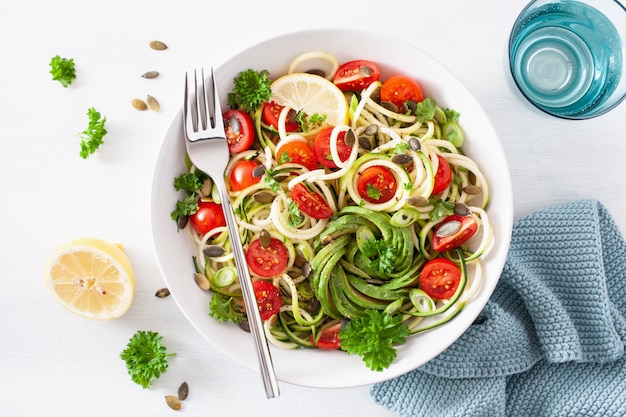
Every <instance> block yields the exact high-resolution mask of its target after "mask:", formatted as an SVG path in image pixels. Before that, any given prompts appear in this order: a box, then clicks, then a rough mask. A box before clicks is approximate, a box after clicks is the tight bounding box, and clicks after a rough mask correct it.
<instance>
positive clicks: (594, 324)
mask: <svg viewBox="0 0 626 417" xmlns="http://www.w3.org/2000/svg"><path fill="white" fill-rule="evenodd" d="M625 317H626V244H625V242H624V238H623V236H622V234H621V232H620V230H619V228H618V227H617V226H616V224H615V222H614V220H613V219H612V217H611V215H610V214H609V212H608V211H607V209H606V208H605V207H604V206H603V205H602V204H601V203H600V202H599V201H596V200H581V201H573V202H569V203H566V204H562V205H558V206H554V207H549V208H546V209H542V210H539V211H536V212H534V213H531V214H529V215H527V216H525V217H523V218H521V219H519V220H518V221H516V222H515V224H514V227H513V235H512V240H511V247H510V250H509V253H508V257H507V260H506V264H505V267H504V270H503V272H502V274H501V277H500V281H499V282H498V285H497V286H496V289H495V291H494V293H493V295H492V296H491V297H490V299H489V301H488V302H487V305H486V306H485V308H484V309H483V311H482V312H481V313H480V315H479V316H478V318H477V319H476V321H475V322H474V323H473V324H472V325H471V326H470V328H469V329H468V330H467V331H466V332H465V333H464V334H463V335H462V336H461V338H459V339H458V340H457V341H456V342H455V343H454V344H453V345H452V346H450V347H449V348H448V349H447V350H445V351H444V352H442V353H441V354H440V355H438V356H437V357H436V358H434V359H433V360H432V361H430V362H428V363H427V364H425V365H423V366H422V367H420V368H418V369H416V370H414V371H411V372H409V373H407V374H405V375H402V376H400V377H397V378H395V379H392V380H389V381H385V382H381V383H378V384H375V385H373V386H372V387H371V389H370V396H371V398H372V399H373V400H374V401H375V402H376V403H378V404H380V405H382V406H384V407H386V408H388V409H389V410H391V411H394V412H397V413H398V414H399V415H400V416H402V417H408V416H411V417H417V416H428V417H439V416H442V417H443V416H446V417H450V416H480V417H489V416H498V417H499V416H524V417H526V416H533V417H535V416H537V417H540V416H577V417H578V416H594V417H595V416H620V417H622V416H626V362H625V360H624V343H625V342H626V320H625Z"/></svg>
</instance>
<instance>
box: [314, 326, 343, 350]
mask: <svg viewBox="0 0 626 417" xmlns="http://www.w3.org/2000/svg"><path fill="white" fill-rule="evenodd" d="M340 330H341V322H339V323H335V324H333V325H331V326H328V327H325V328H324V329H322V332H321V333H320V335H319V336H318V338H317V342H316V343H315V346H317V347H318V348H320V349H339V348H340V347H341V345H340V340H339V331H340Z"/></svg>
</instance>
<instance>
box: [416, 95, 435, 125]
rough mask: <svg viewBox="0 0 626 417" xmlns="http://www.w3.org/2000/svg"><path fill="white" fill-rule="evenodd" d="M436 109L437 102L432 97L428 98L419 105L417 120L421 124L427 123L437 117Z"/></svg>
mask: <svg viewBox="0 0 626 417" xmlns="http://www.w3.org/2000/svg"><path fill="white" fill-rule="evenodd" d="M436 107H437V106H436V103H435V100H433V99H431V98H430V97H427V98H425V99H424V100H422V101H420V102H419V103H417V108H416V110H415V115H416V116H417V120H419V121H420V122H421V123H425V122H427V121H428V120H430V119H432V118H433V117H435V111H436Z"/></svg>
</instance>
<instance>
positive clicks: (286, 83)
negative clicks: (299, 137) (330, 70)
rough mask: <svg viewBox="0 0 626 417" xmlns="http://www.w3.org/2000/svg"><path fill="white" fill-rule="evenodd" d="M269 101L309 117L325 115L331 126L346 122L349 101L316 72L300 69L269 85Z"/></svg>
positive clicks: (333, 85) (330, 82)
mask: <svg viewBox="0 0 626 417" xmlns="http://www.w3.org/2000/svg"><path fill="white" fill-rule="evenodd" d="M271 88H272V94H273V97H272V99H271V100H272V101H274V102H276V103H278V104H280V105H282V106H289V107H291V108H292V109H294V110H296V111H303V112H304V113H306V114H307V115H308V116H311V115H313V114H315V113H317V114H318V115H323V114H325V115H326V123H328V124H329V125H332V126H339V125H345V124H346V123H348V102H347V100H346V97H345V96H344V95H343V92H342V91H341V90H340V89H339V88H338V87H337V86H336V85H335V84H333V83H332V81H329V80H327V79H326V78H324V77H320V76H319V75H313V74H308V73H302V72H295V73H292V74H287V75H283V76H282V77H280V78H278V79H277V80H276V81H274V82H273V83H272V85H271Z"/></svg>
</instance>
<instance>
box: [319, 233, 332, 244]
mask: <svg viewBox="0 0 626 417" xmlns="http://www.w3.org/2000/svg"><path fill="white" fill-rule="evenodd" d="M332 241H333V237H332V236H331V235H325V236H324V237H323V238H322V240H321V242H322V245H328V244H329V243H330V242H332Z"/></svg>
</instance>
